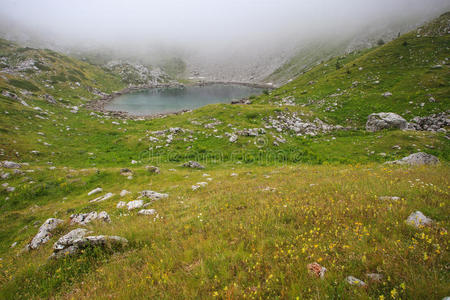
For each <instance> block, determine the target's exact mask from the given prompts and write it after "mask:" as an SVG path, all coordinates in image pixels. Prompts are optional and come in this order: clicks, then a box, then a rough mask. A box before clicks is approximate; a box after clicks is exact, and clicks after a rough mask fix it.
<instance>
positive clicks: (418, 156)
mask: <svg viewBox="0 0 450 300" xmlns="http://www.w3.org/2000/svg"><path fill="white" fill-rule="evenodd" d="M438 163H439V159H438V158H437V157H436V156H434V155H431V154H428V153H424V152H418V153H414V154H411V155H409V156H407V157H404V158H402V159H399V160H394V161H390V162H387V164H393V165H410V166H420V165H436V164H438Z"/></svg>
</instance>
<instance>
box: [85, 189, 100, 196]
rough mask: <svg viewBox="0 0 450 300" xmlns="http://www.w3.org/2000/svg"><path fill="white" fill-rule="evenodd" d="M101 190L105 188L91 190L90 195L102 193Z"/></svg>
mask: <svg viewBox="0 0 450 300" xmlns="http://www.w3.org/2000/svg"><path fill="white" fill-rule="evenodd" d="M100 192H103V189H102V188H99V187H98V188H96V189H93V190H92V191H90V192H89V193H88V196H90V195H94V194H97V193H100Z"/></svg>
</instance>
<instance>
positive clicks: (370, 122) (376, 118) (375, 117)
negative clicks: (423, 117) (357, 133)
mask: <svg viewBox="0 0 450 300" xmlns="http://www.w3.org/2000/svg"><path fill="white" fill-rule="evenodd" d="M407 126H408V122H406V120H405V119H403V118H402V117H401V116H399V115H397V114H395V113H391V112H389V113H385V112H381V113H376V114H371V115H369V117H368V119H367V123H366V130H367V131H371V132H375V131H379V130H383V129H406V127H407Z"/></svg>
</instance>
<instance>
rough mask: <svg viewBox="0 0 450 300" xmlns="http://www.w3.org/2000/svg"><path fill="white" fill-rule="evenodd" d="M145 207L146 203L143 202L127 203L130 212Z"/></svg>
mask: <svg viewBox="0 0 450 300" xmlns="http://www.w3.org/2000/svg"><path fill="white" fill-rule="evenodd" d="M143 205H144V201H142V200H134V201H130V202H128V203H127V208H128V210H133V209H136V208H140V207H142V206H143Z"/></svg>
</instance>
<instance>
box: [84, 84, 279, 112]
mask: <svg viewBox="0 0 450 300" xmlns="http://www.w3.org/2000/svg"><path fill="white" fill-rule="evenodd" d="M214 84H223V85H242V86H247V87H254V88H262V89H273V88H274V86H272V85H270V84H262V83H252V82H236V81H204V82H192V83H186V84H183V83H179V82H170V83H161V84H150V85H140V86H130V87H127V88H124V89H122V90H120V91H117V92H113V93H111V94H107V95H105V96H103V97H102V98H100V99H96V100H91V101H89V102H88V103H86V106H85V107H86V108H87V109H88V110H92V111H95V112H101V113H104V114H107V115H109V116H111V117H115V118H120V119H133V120H136V119H154V118H164V117H166V116H169V115H179V114H183V113H185V112H189V111H192V110H191V109H183V110H179V111H174V112H166V113H156V114H145V115H134V114H131V113H128V112H126V111H119V110H109V109H106V106H107V105H108V104H109V103H111V102H112V101H113V100H114V99H115V98H117V97H119V96H122V95H126V94H131V93H134V92H140V91H145V90H150V89H158V88H185V87H188V86H207V85H214ZM246 99H247V98H243V99H239V100H238V101H236V100H234V101H231V102H230V104H248V103H246V102H245V101H244V100H246Z"/></svg>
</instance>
